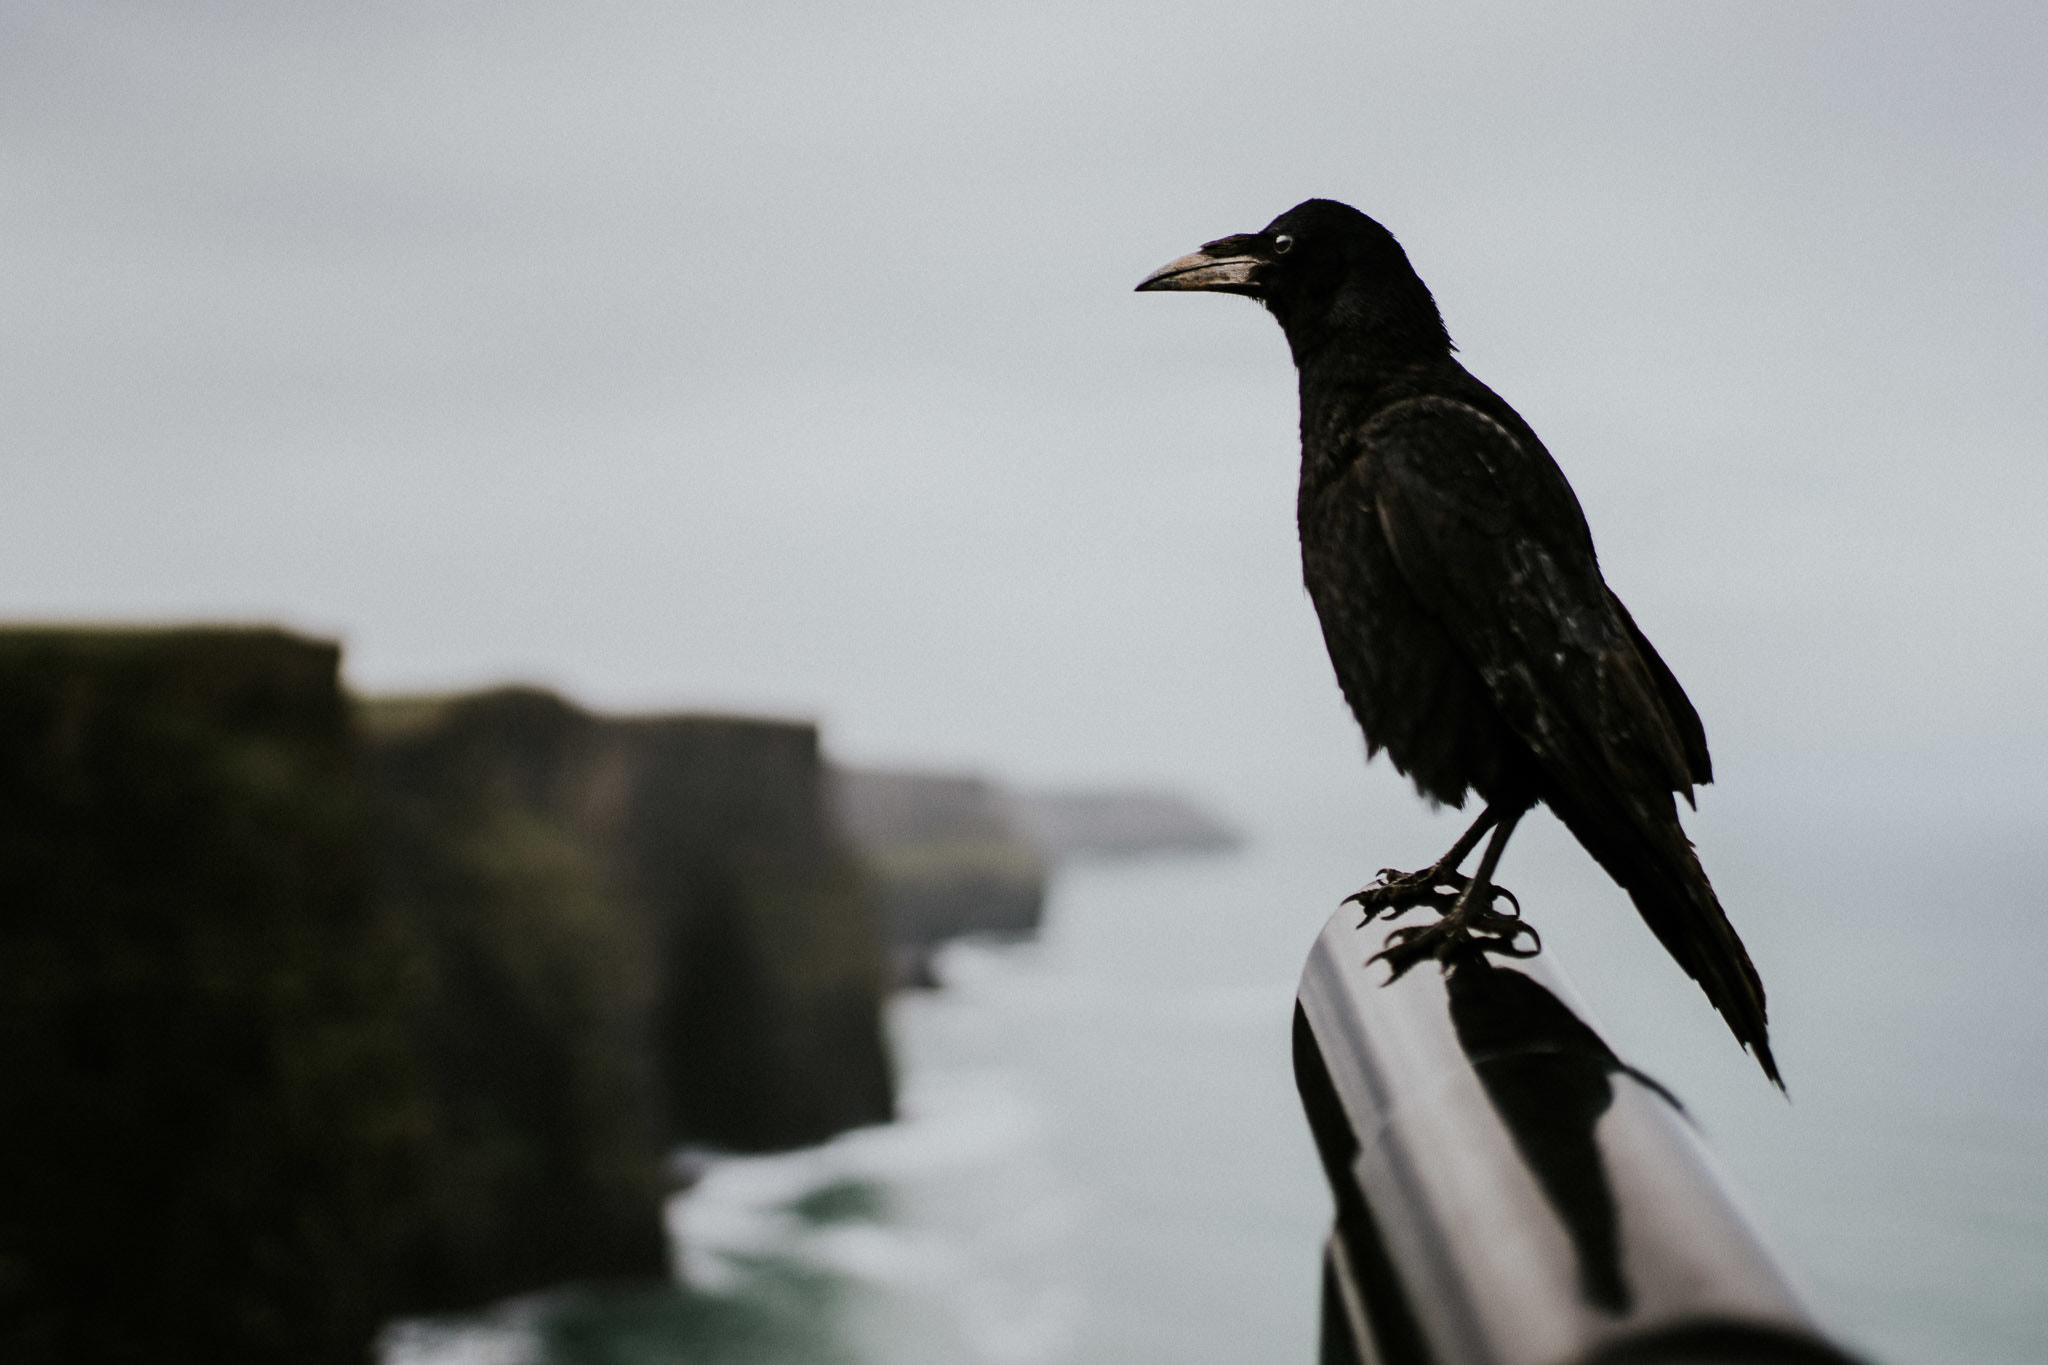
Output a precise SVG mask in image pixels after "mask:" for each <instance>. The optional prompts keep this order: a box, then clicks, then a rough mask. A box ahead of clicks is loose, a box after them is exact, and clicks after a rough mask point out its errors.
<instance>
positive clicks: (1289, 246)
mask: <svg viewBox="0 0 2048 1365" xmlns="http://www.w3.org/2000/svg"><path fill="white" fill-rule="evenodd" d="M1292 250H1294V239H1293V238H1292V237H1289V236H1288V235H1287V234H1286V233H1284V232H1283V233H1281V234H1280V235H1279V236H1278V237H1275V238H1274V239H1273V254H1274V255H1275V256H1285V255H1286V254H1287V253H1288V252H1290V251H1292Z"/></svg>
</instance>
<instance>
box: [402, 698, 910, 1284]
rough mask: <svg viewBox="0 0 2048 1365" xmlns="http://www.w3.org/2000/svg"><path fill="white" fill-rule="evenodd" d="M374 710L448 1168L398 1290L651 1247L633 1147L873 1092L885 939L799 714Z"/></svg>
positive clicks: (485, 706) (804, 1133)
mask: <svg viewBox="0 0 2048 1365" xmlns="http://www.w3.org/2000/svg"><path fill="white" fill-rule="evenodd" d="M365 716H366V722H367V729H368V731H369V733H370V736H371V740H370V746H369V747H370V750H371V753H372V762H373V772H374V774H375V779H374V782H373V786H374V789H375V791H376V793H377V803H378V809H379V811H380V817H381V818H380V822H379V838H378V841H377V842H378V846H379V848H380V850H381V856H382V883H381V884H382V885H383V886H384V887H385V888H386V891H387V894H389V895H390V896H391V897H393V899H394V902H395V904H396V905H397V906H398V908H399V910H400V916H401V918H402V919H403V921H404V922H405V923H407V924H409V925H413V926H415V927H416V928H417V930H418V932H419V935H420V943H421V948H422V960H423V962H424V963H425V979H426V989H425V990H424V991H423V993H422V995H421V997H420V1004H419V1009H420V1015H419V1035H420V1037H421V1038H422V1040H423V1049H424V1051H425V1054H426V1055H427V1056H428V1057H429V1059H430V1060H431V1067H430V1076H431V1081H432V1085H431V1089H432V1092H433V1094H434V1096H435V1099H436V1104H437V1113H438V1114H439V1115H440V1116H441V1120H442V1121H441V1123H440V1125H439V1127H438V1129H437V1131H438V1132H440V1133H442V1134H444V1135H446V1136H445V1140H444V1141H443V1142H441V1143H440V1144H438V1145H437V1146H436V1148H435V1150H434V1152H433V1157H432V1159H433V1163H434V1166H435V1168H436V1169H437V1170H445V1171H447V1172H448V1173H449V1178H448V1179H446V1180H444V1181H441V1182H438V1183H439V1184H440V1185H442V1186H443V1187H444V1188H447V1189H451V1190H457V1191H462V1194H461V1199H460V1203H459V1205H457V1204H451V1205H450V1207H448V1208H447V1209H446V1210H445V1211H444V1213H443V1216H440V1217H438V1218H436V1219H435V1220H432V1221H431V1222H430V1224H429V1226H428V1229H427V1236H426V1237H425V1238H424V1239H423V1242H422V1244H421V1247H420V1253H421V1255H420V1262H419V1264H420V1273H419V1274H418V1275H417V1276H416V1277H415V1280H414V1283H415V1284H419V1285H422V1286H431V1288H430V1289H429V1290H427V1291H426V1292H424V1293H423V1295H422V1297H421V1300H420V1302H419V1303H418V1304H417V1305H416V1306H419V1307H432V1306H438V1305H442V1304H450V1303H473V1302H478V1301H481V1300H485V1299H489V1298H492V1297H495V1296H498V1295H502V1294H505V1293H510V1292H514V1291H515V1290H516V1289H520V1288H530V1287H532V1286H534V1285H536V1284H545V1283H548V1282H550V1281H552V1280H558V1279H563V1278H569V1277H574V1276H589V1275H594V1274H604V1273H614V1274H617V1273H634V1272H646V1271H651V1270H658V1269H659V1268H660V1263H661V1242H660V1237H659V1230H658V1228H657V1227H656V1226H655V1225H654V1222H653V1217H654V1213H655V1211H656V1210H657V1209H658V1199H657V1197H656V1196H657V1192H656V1191H655V1190H654V1188H653V1182H654V1173H653V1167H652V1164H651V1163H650V1161H649V1160H648V1159H647V1158H648V1156H649V1154H651V1153H654V1152H656V1151H658V1150H663V1149H665V1148H667V1147H668V1146H670V1145H673V1144H676V1143H682V1142H692V1143H703V1144H709V1145H715V1146H721V1147H727V1148H736V1149H743V1150H763V1149H771V1148H777V1147H790V1146H800V1145H803V1144H806V1143H811V1142H816V1141H820V1140H822V1139H823V1138H826V1137H829V1136H831V1135H832V1134H834V1133H837V1132H840V1131H843V1130H844V1129H846V1128H849V1127H853V1126H856V1125H859V1124H863V1123H874V1122H881V1121H884V1120H886V1119H887V1118H889V1117H890V1114H891V1108H892V1092H891V1081H890V1074H889V1066H888V1060H887V1055H886V1052H885V1049H884V1044H883V1039H882V1034H881V1023H880V1001H881V995H882V988H883V983H882V975H883V973H882V959H881V951H880V943H879V938H878V935H877V929H876V925H875V918H874V912H873V908H872V905H871V902H870V899H869V897H868V894H867V889H866V886H865V885H864V883H863V882H862V881H861V879H860V878H859V876H858V873H857V870H856V867H855V865H854V863H853V861H852V859H851V857H850V856H849V855H848V854H847V853H846V852H845V851H844V850H843V849H842V848H840V846H839V845H838V843H837V841H836V839H835V837H834V834H833V831H832V828H831V826H830V824H829V822H828V821H827V819H826V814H825V807H824V793H823V789H822V784H821V778H820V767H819V759H818V743H817V733H816V731H815V729H813V728H812V727H810V726H807V725H794V724H784V723H776V722H769V721H754V720H743V719H732V718H723V717H692V716H668V717H642V718H628V719H616V718H607V717H601V716H594V715H591V714H590V713H588V712H584V711H582V710H580V709H578V708H576V707H573V706H571V705H569V704H568V703H566V702H564V701H562V700H561V699H560V698H557V697H554V696H551V695H549V694H547V693H543V692H536V691H531V690H522V689H509V690H504V691H498V692H491V693H482V694H477V695H473V696H466V697H456V698H448V699H439V700H431V701H410V702H397V703H383V704H375V705H371V706H369V707H367V708H366V710H365ZM477 1153H490V1154H492V1160H491V1161H490V1162H489V1163H485V1164H483V1165H478V1164H476V1162H475V1160H474V1157H475V1154H477Z"/></svg>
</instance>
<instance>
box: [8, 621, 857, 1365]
mask: <svg viewBox="0 0 2048 1365" xmlns="http://www.w3.org/2000/svg"><path fill="white" fill-rule="evenodd" d="M337 663H338V652H337V650H336V649H335V648H334V647H333V646H332V645H328V644H323V643H319V642H313V641H306V640H300V639H295V638H293V637H291V636H289V635H286V634H284V633H281V632H277V631H265V630H190V631H137V632H120V631H106V632H99V631H74V630H20V631H12V632H0V888H4V894H5V896H6V905H7V913H6V914H5V915H4V916H0V1094H4V1096H5V1097H6V1101H7V1121H6V1122H5V1123H0V1161H4V1162H5V1165H6V1169H7V1170H8V1171H9V1172H10V1175H9V1177H8V1179H7V1180H5V1181H0V1358H4V1359H6V1360H8V1361H23V1362H30V1363H31V1365H40V1362H45V1361H48V1362H57V1361H64V1362H73V1361H79V1362H124V1363H125V1362H130V1361H134V1362H143V1361H148V1362H152V1363H153V1362H156V1361H160V1360H205V1361H209V1362H218V1363H220V1365H233V1363H234V1362H240V1361H245V1360H246V1361H257V1360H262V1361H272V1360H293V1361H305V1362H312V1363H313V1365H321V1363H323V1362H329V1361H332V1362H337V1363H339V1362H343V1361H347V1362H351V1363H355V1362H360V1361H361V1360H362V1359H363V1358H364V1354H365V1352H366V1350H367V1344H368V1341H369V1339H370V1337H371V1335H372V1334H373V1333H374V1332H375V1330H376V1329H377V1328H378V1326H379V1325H380V1323H381V1322H382V1321H384V1320H385V1319H386V1318H387V1317H388V1316H390V1315H391V1314H393V1313H395V1312H403V1311H411V1312H419V1311H438V1310H444V1309H452V1308H460V1307H468V1306H474V1305H478V1304H481V1303H484V1302H487V1301H489V1300H491V1299H494V1298H497V1297H501V1296H503V1295H506V1294H512V1293H519V1292H526V1291H531V1290H535V1289H541V1288H545V1287H547V1286H548V1285H550V1284H552V1283H557V1282H560V1281H563V1280H568V1279H588V1278H599V1277H612V1276H636V1275H660V1274H662V1273H663V1272H664V1271H665V1269H666V1245H665V1238H664V1235H663V1228H662V1222H661V1201H662V1196H663V1194H664V1191H665V1189H666V1186H667V1177H666V1172H665V1161H666V1153H667V1152H668V1150H669V1149H670V1147H671V1144H673V1143H675V1142H679V1141H689V1142H698V1143H707V1144H716V1145H721V1146H726V1147H733V1148H747V1149H761V1148H772V1147H783V1146H793V1145H800V1144H804V1143H808V1142H814V1141H817V1140H819V1139H822V1138H824V1137H827V1136H830V1135H831V1134H832V1133H835V1132H838V1131H840V1130H841V1129H844V1128H846V1127H850V1126H853V1125H856V1124H861V1123H868V1122H876V1121H880V1120H883V1119H886V1118H887V1117H889V1114H890V1111H891V1103H892V1099H891V1081H890V1074H889V1067H888V1061H887V1056H886V1052H885V1049H884V1043H883V1037H882V1031H881V1022H880V1001H881V994H882V990H883V978H884V975H885V973H884V964H883V953H882V949H881V945H880V940H879V934H878V930H877V927H876V913H875V909H874V904H873V900H872V896H871V893H870V891H869V889H868V886H867V884H866V882H865V881H864V880H863V878H862V876H861V874H860V871H859V868H858V865H857V864H856V862H855V861H854V859H853V858H852V856H851V855H849V854H848V853H847V852H846V851H845V850H844V849H843V848H842V847H841V846H840V844H839V842H838V840H837V838H836V836H835V835H834V833H833V827H832V823H831V820H830V817H829V810H828V807H827V797H826V792H825V783H824V778H823V773H822V768H821V764H820V760H819V755H818V741H817V734H816V731H815V730H814V729H813V728H812V727H810V726H807V725H795V724H785V723H777V722H767V721H751V720H741V719H732V718H722V717H690V716H671V717H644V718H625V719H616V718H607V717H601V716H594V715H592V714H590V713H588V712H585V711H582V710H580V709H578V708H576V707H574V706H571V705H569V704H568V703H566V702H564V701H562V700H561V699H559V698H556V697H553V696H550V695H548V694H546V693H541V692H535V691H530V690H508V691H500V692H492V693H484V694H478V695H474V696H467V697H454V698H440V699H429V700H415V701H399V702H381V703H371V704H367V705H364V706H362V707H360V708H352V707H351V705H350V703H349V702H348V700H347V699H346V698H345V697H344V695H343V693H342V691H341V689H340V687H339V684H338V679H337Z"/></svg>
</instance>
